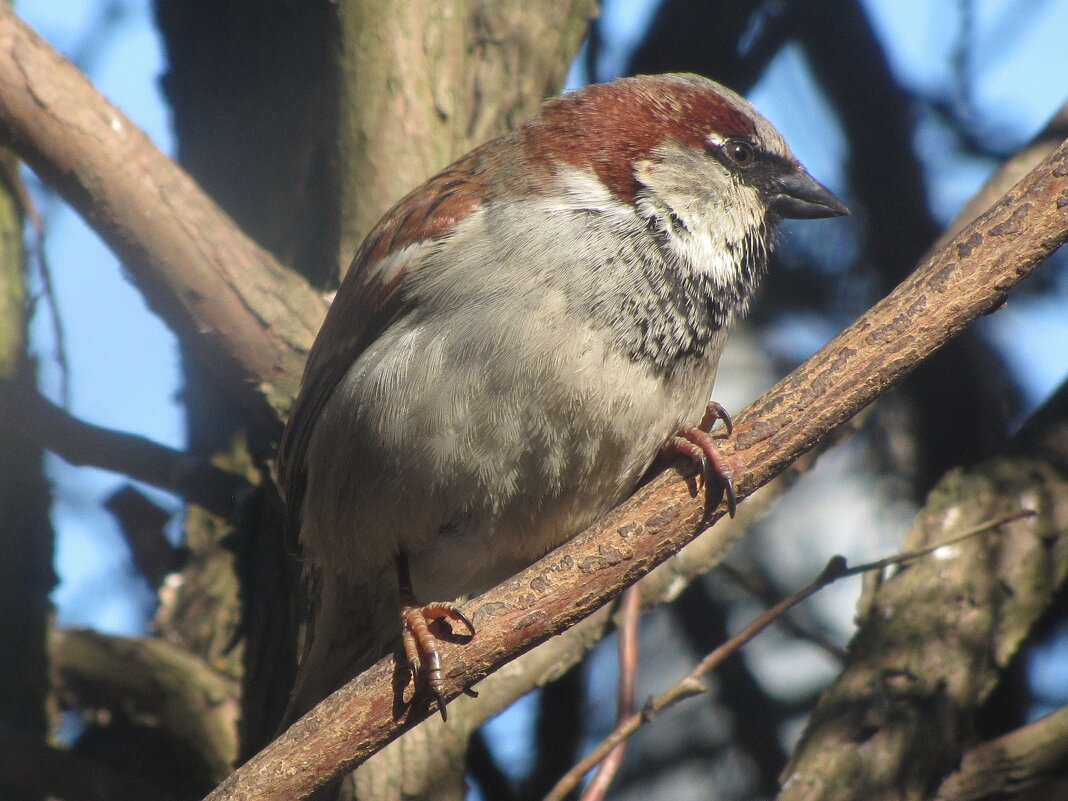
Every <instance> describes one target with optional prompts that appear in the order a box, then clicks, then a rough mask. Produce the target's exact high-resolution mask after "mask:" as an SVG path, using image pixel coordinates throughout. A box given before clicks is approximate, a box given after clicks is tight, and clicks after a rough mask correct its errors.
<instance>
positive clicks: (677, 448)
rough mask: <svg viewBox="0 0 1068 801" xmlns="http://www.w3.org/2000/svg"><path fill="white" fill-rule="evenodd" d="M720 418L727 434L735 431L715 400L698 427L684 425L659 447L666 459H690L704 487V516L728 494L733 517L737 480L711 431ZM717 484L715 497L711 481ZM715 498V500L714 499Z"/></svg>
mask: <svg viewBox="0 0 1068 801" xmlns="http://www.w3.org/2000/svg"><path fill="white" fill-rule="evenodd" d="M717 420H722V421H723V427H724V428H726V429H727V436H728V437H729V436H730V435H731V432H732V431H733V428H734V427H733V424H732V423H731V416H730V415H729V414H727V410H726V409H724V408H723V407H722V406H720V405H719V404H718V403H716V402H715V401H713V402H711V403H709V404H708V407H707V408H706V409H705V416H704V417H703V418H702V419H701V424H700V425H698V426H683V427H682V428H680V429H679V430H678V431H677V432H675V435H674V436H673V437H671V439H669V440H668V441H667V442H665V443H664V444H663V445H662V446H661V448H660V455H661V456H663V457H666V458H670V457H678V456H683V457H685V458H686V459H689V460H690V461H691V462H692V463H693V466H694V468H695V469H697V471H698V473H697V474H698V475H699V476H700V477H701V482H702V484H703V485H704V488H705V517H708V515H709V513H710V512H711V511H712V510H713V509H714V508H715V507H716V503H719V500H720V498H723V497H726V500H727V513H728V514H729V515H730V516H731V517H734V513H735V511H736V510H737V508H738V495H737V493H736V492H735V490H734V481H733V480H732V479H731V473H730V468H728V467H727V463H726V462H725V461H723V459H722V458H721V457H720V455H719V453H718V451H716V445H715V440H714V439H713V437H712V435H711V434H709V433H708V432H709V431H711V430H712V426H714V425H715V424H716V421H717ZM713 483H715V484H718V485H719V487H720V494H719V495H717V496H713V495H712V493H711V492H710V491H709V487H711V486H712V484H713ZM713 497H715V502H713Z"/></svg>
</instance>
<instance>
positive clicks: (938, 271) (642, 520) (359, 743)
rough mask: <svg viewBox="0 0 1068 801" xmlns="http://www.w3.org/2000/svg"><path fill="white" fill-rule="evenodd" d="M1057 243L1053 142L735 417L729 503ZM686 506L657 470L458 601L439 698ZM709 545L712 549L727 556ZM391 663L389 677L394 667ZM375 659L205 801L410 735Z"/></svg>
mask: <svg viewBox="0 0 1068 801" xmlns="http://www.w3.org/2000/svg"><path fill="white" fill-rule="evenodd" d="M1066 239H1068V143H1066V144H1063V145H1062V146H1061V147H1060V148H1059V149H1058V150H1057V151H1056V152H1055V153H1054V154H1053V155H1052V156H1051V157H1050V158H1049V159H1048V160H1046V161H1045V162H1043V163H1042V164H1041V165H1039V167H1037V168H1036V169H1035V170H1034V171H1032V172H1031V173H1030V174H1028V175H1027V176H1026V177H1025V178H1024V180H1023V181H1021V182H1020V183H1019V184H1018V185H1017V186H1016V187H1014V189H1013V190H1012V191H1011V192H1010V193H1009V194H1008V195H1006V196H1005V197H1004V198H1003V199H1002V200H1001V201H1000V202H999V203H998V204H997V205H996V206H994V207H993V208H992V209H991V210H990V211H989V212H988V213H986V214H985V215H983V216H982V217H980V218H979V219H978V220H977V221H975V222H974V223H973V224H972V225H970V226H968V227H967V228H965V229H964V230H963V231H962V232H961V233H960V234H959V235H958V236H957V237H956V238H955V239H954V240H953V242H951V243H950V244H949V246H947V247H946V248H945V249H944V250H942V251H940V252H939V253H937V254H935V256H933V257H932V258H930V259H928V260H927V261H926V262H925V263H924V264H923V265H922V266H921V267H920V268H919V269H918V270H917V271H916V272H915V273H913V274H912V275H911V276H910V277H909V278H908V279H906V280H905V281H904V282H903V283H902V284H901V285H900V286H899V287H897V289H895V290H894V291H893V292H892V293H891V294H890V295H889V296H888V297H887V298H885V299H884V300H883V301H882V302H880V303H879V304H877V305H876V306H875V307H874V308H873V309H871V310H870V311H869V312H868V313H867V314H865V315H864V316H863V317H861V318H860V319H859V320H857V321H856V322H855V323H854V324H853V325H851V326H850V327H849V328H848V329H846V331H844V332H843V333H842V334H840V335H839V336H838V337H837V338H835V339H834V340H833V341H832V342H830V343H829V344H828V345H826V346H825V347H824V348H823V349H822V350H820V351H819V352H818V353H817V354H816V355H814V356H813V357H812V358H811V359H809V360H808V361H807V362H806V363H805V364H803V365H802V366H801V367H799V368H798V369H797V370H795V371H794V372H793V373H792V374H791V375H790V376H788V377H787V378H786V379H784V380H783V381H782V382H781V383H779V384H778V385H777V386H776V387H774V388H773V389H772V390H771V391H769V392H768V393H767V394H765V395H764V396H763V397H762V398H760V399H759V400H758V401H757V402H756V403H755V404H753V405H752V406H750V407H749V408H748V409H747V410H745V411H744V412H743V413H742V414H741V415H739V416H738V417H737V418H736V419H735V434H734V437H733V438H732V439H731V440H729V441H727V442H726V443H725V445H724V446H723V448H722V454H723V456H724V458H725V459H727V460H728V461H729V463H730V464H731V466H732V467H733V473H734V475H735V476H736V486H737V489H738V492H739V497H747V496H749V495H751V494H752V493H753V492H754V491H755V490H756V489H757V488H758V487H760V486H762V485H764V484H766V483H767V482H768V481H770V480H771V479H772V478H773V477H774V476H776V475H778V474H779V473H781V472H782V471H783V470H785V469H786V468H787V467H788V466H789V465H790V464H791V462H792V461H793V460H795V459H797V458H798V457H799V456H800V455H802V454H803V453H805V452H806V451H807V450H809V449H810V448H812V447H813V446H814V445H816V443H818V442H819V441H820V440H821V439H822V438H823V437H825V436H827V435H828V434H829V433H830V432H832V431H833V430H834V429H835V428H837V427H838V426H840V425H841V424H842V423H843V422H845V421H846V420H848V419H849V418H850V417H851V416H852V415H854V414H856V413H857V412H859V411H860V410H861V409H863V408H864V407H865V406H866V405H867V404H868V403H870V402H871V401H872V400H874V399H875V398H876V397H877V396H878V395H879V394H880V393H881V392H883V391H885V390H886V389H888V388H889V387H891V386H893V385H894V384H895V383H896V382H898V381H900V380H901V378H902V377H903V376H905V375H906V374H907V373H908V372H909V371H910V370H911V369H913V368H914V367H916V365H917V364H919V363H920V362H921V361H923V360H924V359H925V358H927V357H928V356H930V355H931V353H933V352H934V351H935V350H936V349H937V348H939V347H940V346H941V345H943V344H945V342H947V341H948V340H949V339H950V338H951V337H953V336H954V335H955V334H957V333H958V332H960V331H961V330H962V329H963V328H964V327H965V326H967V325H968V324H969V323H971V322H972V321H974V320H975V319H977V318H978V317H980V316H982V315H983V314H986V313H989V312H992V311H994V310H996V309H997V308H998V307H999V306H1000V305H1001V303H1002V302H1003V301H1004V299H1005V296H1006V294H1007V293H1008V290H1009V289H1011V288H1012V287H1013V286H1015V285H1016V284H1018V283H1019V282H1020V281H1022V280H1023V279H1024V278H1026V277H1027V276H1028V275H1030V274H1031V272H1033V271H1034V270H1035V269H1036V268H1037V267H1038V265H1039V264H1040V263H1041V262H1042V261H1043V260H1044V259H1045V258H1046V257H1048V256H1049V255H1050V254H1051V253H1053V252H1054V251H1055V250H1056V249H1057V248H1058V247H1060V245H1061V244H1063V243H1064V241H1065V240H1066ZM700 517H701V504H700V503H699V502H697V501H695V500H693V499H692V498H691V497H690V496H689V493H688V490H687V486H686V484H685V483H683V482H681V481H679V480H677V479H672V478H671V477H669V476H664V477H661V478H660V479H658V480H657V481H654V482H653V483H652V484H650V485H649V486H647V487H646V488H644V489H643V490H642V491H641V492H639V493H638V494H637V495H635V496H634V497H633V498H631V499H630V500H629V501H627V502H626V503H625V504H623V505H622V506H620V507H619V508H618V509H616V510H615V511H614V512H612V513H611V514H609V515H608V516H607V517H606V518H604V519H603V520H602V521H600V522H599V523H598V524H597V525H595V526H593V527H592V528H591V529H589V530H588V531H586V532H585V533H583V534H582V535H580V536H578V537H576V538H575V539H574V540H572V541H571V542H569V543H567V544H566V545H564V546H562V547H561V548H558V549H557V550H556V551H553V552H552V553H550V554H549V555H548V556H547V557H545V558H544V559H542V560H541V561H540V562H538V563H536V564H535V565H533V566H531V567H530V568H528V569H527V570H525V571H524V572H523V573H521V574H519V575H518V576H516V577H515V578H513V579H511V580H510V581H508V582H506V583H504V584H502V585H500V586H498V587H496V588H494V589H493V590H491V591H489V592H487V593H485V594H484V595H482V596H479V597H478V598H475V599H474V600H473V601H471V602H470V603H469V604H467V605H466V607H465V610H464V611H465V612H466V613H467V614H468V616H469V617H470V618H471V619H472V620H473V621H474V622H475V625H476V627H477V628H478V631H479V634H478V636H477V637H475V638H474V640H473V641H472V642H470V643H468V644H466V645H463V646H447V647H446V648H445V649H444V657H445V662H446V664H447V665H448V666H449V668H448V669H447V670H446V676H445V680H446V697H448V698H452V697H455V696H456V695H457V694H459V693H460V692H461V691H462V689H463V688H464V687H466V686H469V685H471V684H473V683H474V682H477V681H479V680H480V679H482V678H484V677H485V676H487V675H489V674H490V673H492V672H493V671H494V670H496V669H497V668H499V667H500V666H502V665H504V664H505V663H507V662H508V661H510V660H512V659H514V658H516V657H517V656H518V655H519V654H521V653H523V652H525V651H527V650H529V649H530V648H532V647H533V646H534V645H536V644H538V643H539V642H542V641H544V640H546V639H548V638H549V637H551V636H553V635H554V634H557V633H560V632H562V631H564V630H565V629H567V628H568V627H569V626H571V625H573V624H574V623H576V622H577V621H579V620H581V619H582V618H584V617H585V616H586V615H589V614H591V613H592V612H593V611H595V610H596V609H598V608H599V607H601V606H602V605H603V604H605V603H606V602H607V601H608V600H610V599H611V598H612V597H613V596H614V595H615V594H617V593H618V592H619V590H621V589H622V588H623V587H625V586H627V585H629V584H631V583H633V582H634V581H636V580H637V579H638V578H640V577H641V576H642V575H644V574H645V573H647V572H648V571H649V570H651V569H652V568H653V567H654V566H656V565H657V564H659V563H660V562H662V561H664V560H665V559H667V558H668V557H669V556H671V555H672V554H673V553H675V552H676V551H678V550H679V549H680V548H681V547H682V546H683V545H685V544H686V543H687V542H689V541H690V540H692V539H693V538H694V537H695V536H696V535H697V534H698V533H699V531H700V530H701V528H702V526H701V524H700V523H701V521H700ZM727 544H728V543H726V542H724V544H723V547H727ZM397 667H398V669H402V668H401V667H400V666H397ZM393 673H394V666H393V665H391V664H390V660H388V659H387V660H383V661H382V662H380V663H379V664H378V665H376V666H375V667H374V668H372V669H371V670H368V671H367V672H365V673H363V674H361V675H360V676H357V677H356V678H355V679H354V680H353V681H352V682H350V683H349V684H348V685H346V686H345V687H344V688H342V689H341V690H340V691H338V692H337V693H335V694H334V695H332V696H330V697H329V698H327V699H326V700H325V701H324V702H323V703H321V704H320V705H319V706H317V707H316V708H315V709H313V710H312V711H311V712H310V713H309V714H308V715H306V716H305V717H304V718H302V719H301V720H300V721H298V722H297V723H296V724H295V725H294V726H293V727H291V728H290V729H289V731H287V732H286V733H285V734H283V735H282V736H281V737H279V738H278V739H277V740H276V741H275V742H274V743H272V744H271V745H270V746H268V747H267V748H266V749H264V751H262V752H261V753H260V754H258V755H257V756H256V757H254V758H253V759H252V760H250V761H249V762H248V763H247V764H246V765H245V766H244V767H242V768H241V769H240V770H239V771H237V772H236V773H234V774H233V775H232V776H230V777H229V778H228V779H227V780H226V781H225V782H224V783H223V784H222V785H220V787H219V788H217V789H216V791H215V792H214V793H212V794H211V795H210V796H209V799H211V801H223V799H246V798H253V797H255V798H257V799H261V800H262V801H270V800H271V799H293V798H298V797H301V796H302V795H305V794H307V793H308V792H309V791H310V790H311V789H312V788H314V787H318V786H321V785H322V784H324V783H325V782H327V781H329V780H330V779H331V778H333V777H336V776H338V775H341V774H343V773H346V772H348V771H350V770H352V769H353V768H354V767H355V766H356V765H358V764H359V763H361V762H362V761H363V760H365V759H366V758H367V757H368V756H369V755H370V754H372V753H374V752H375V751H376V750H378V749H379V748H381V747H382V746H383V745H384V744H385V743H387V742H389V741H391V740H393V739H395V738H396V737H398V736H399V735H400V734H401V733H403V732H404V731H406V730H407V729H409V728H411V727H412V726H414V725H415V724H416V723H418V722H419V720H421V719H422V718H423V717H425V716H426V714H427V712H426V710H416V711H412V710H408V711H407V712H406V711H405V710H403V709H399V708H398V705H396V704H395V702H394V700H393Z"/></svg>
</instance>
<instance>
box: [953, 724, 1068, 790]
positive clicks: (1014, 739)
mask: <svg viewBox="0 0 1068 801" xmlns="http://www.w3.org/2000/svg"><path fill="white" fill-rule="evenodd" d="M1066 765H1068V707H1064V708H1062V709H1058V710H1057V711H1056V712H1053V713H1051V714H1049V715H1046V716H1045V717H1043V718H1039V719H1038V720H1036V721H1035V722H1034V723H1029V724H1028V725H1026V726H1022V727H1021V728H1019V729H1016V730H1015V731H1011V732H1009V733H1008V734H1005V735H1002V736H1001V737H998V738H997V739H996V740H991V741H989V742H986V743H983V744H981V745H977V746H976V747H975V748H973V749H972V750H971V751H968V752H967V753H966V754H965V755H964V759H962V760H961V764H960V769H959V770H958V771H957V772H956V773H954V774H952V775H951V776H950V777H949V778H948V779H946V781H945V782H943V784H942V787H941V788H940V789H939V791H938V796H937V799H938V801H995V799H1003V798H1009V797H1016V796H1020V795H1021V794H1026V795H1024V796H1023V797H1027V798H1063V797H1064V795H1063V793H1064V787H1065V785H1066V783H1068V775H1066V773H1068V772H1066V769H1065V766H1066ZM1048 782H1059V783H1060V787H1061V789H1060V792H1058V791H1056V790H1054V789H1053V788H1051V787H1049V786H1044V785H1047V783H1048Z"/></svg>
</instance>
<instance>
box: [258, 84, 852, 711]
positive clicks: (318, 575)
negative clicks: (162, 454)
mask: <svg viewBox="0 0 1068 801" xmlns="http://www.w3.org/2000/svg"><path fill="white" fill-rule="evenodd" d="M846 213H847V209H846V207H845V206H844V205H843V204H842V203H841V202H840V201H839V200H838V199H837V198H836V197H834V195H832V194H831V193H830V191H828V190H827V189H826V188H825V187H824V186H822V185H821V184H819V183H818V182H817V181H815V180H814V179H813V178H812V177H811V176H810V175H809V174H808V173H807V172H806V171H805V169H804V168H803V167H802V166H801V165H800V164H799V163H798V161H797V160H796V159H795V158H794V156H793V155H792V154H791V153H790V150H789V148H788V147H787V145H786V142H785V141H783V138H782V136H781V135H780V134H779V133H778V132H777V131H776V130H775V129H774V128H773V127H772V126H771V124H770V123H769V122H768V121H767V120H765V119H764V118H763V117H762V116H761V115H760V114H759V113H757V111H756V110H755V109H754V108H753V107H752V106H751V105H750V104H749V103H748V102H746V101H745V100H743V99H742V98H741V97H739V96H738V95H736V94H734V93H733V92H731V91H730V90H728V89H725V88H724V87H722V86H720V85H718V84H716V83H713V82H712V81H710V80H707V79H705V78H701V77H698V76H696V75H682V74H679V75H654V76H642V77H637V78H626V79H622V80H617V81H613V82H612V83H607V84H600V85H593V86H587V87H585V88H583V89H580V90H578V91H575V92H572V93H569V94H565V95H562V96H560V97H556V98H553V99H551V100H548V101H546V102H545V104H544V105H543V106H542V107H541V109H540V111H539V112H538V113H537V114H536V115H535V116H534V117H533V118H532V119H530V120H528V121H527V122H526V123H524V124H523V125H522V126H521V127H520V128H519V129H518V130H517V131H515V132H514V133H510V134H507V135H505V136H501V137H499V138H497V139H494V140H493V141H491V142H489V143H487V144H484V145H482V146H481V147H478V148H476V149H475V150H473V151H471V152H470V153H468V154H467V155H466V156H464V157H462V158H461V159H459V160H458V161H456V162H455V163H454V164H452V165H451V166H449V167H447V168H446V169H445V170H443V171H442V172H441V173H439V174H438V175H436V176H434V177H433V178H431V179H430V180H428V181H427V182H426V183H424V184H423V185H422V186H420V187H418V188H417V189H415V190H414V191H412V192H411V193H410V194H409V195H408V196H407V197H405V198H404V199H403V200H401V201H400V202H399V203H398V204H397V205H396V206H394V207H393V208H392V209H391V210H390V211H388V212H387V213H386V215H385V216H384V217H383V218H382V219H381V220H380V221H379V223H378V224H377V225H376V226H375V227H374V229H373V230H372V231H371V233H370V234H369V235H368V237H367V239H366V240H365V241H364V242H363V245H362V246H361V247H360V249H359V252H357V254H356V257H355V259H354V260H353V263H352V266H351V268H350V269H349V271H348V274H347V275H346V276H345V279H344V281H343V282H342V284H341V288H340V290H339V291H338V293H337V297H336V299H335V300H334V302H333V305H332V306H331V308H330V311H329V313H328V315H327V317H326V321H325V323H324V324H323V327H322V330H321V331H320V332H319V336H318V338H317V339H316V341H315V345H314V347H313V348H312V351H311V354H310V357H309V359H308V365H307V368H306V370H305V373H304V379H303V382H302V385H301V389H300V394H299V396H298V398H297V400H296V403H295V405H294V407H293V411H292V415H291V417H290V419H289V423H288V425H287V427H286V430H285V434H284V436H283V439H282V444H281V449H280V452H279V458H278V473H279V480H280V484H281V486H282V488H283V491H284V494H285V498H286V502H287V507H288V519H289V523H290V528H291V530H292V531H295V532H296V531H299V541H300V549H301V551H302V556H303V560H304V571H305V577H306V579H307V582H308V585H309V591H310V594H311V613H310V620H309V625H308V637H309V638H310V639H309V640H308V643H307V645H306V648H305V655H304V659H303V663H302V666H301V669H300V675H299V677H298V679H297V683H296V687H295V689H294V692H293V696H292V699H291V702H290V710H289V712H288V713H287V722H291V721H292V720H293V719H295V718H296V717H298V716H299V715H301V714H303V713H304V712H305V711H307V710H308V709H310V708H311V707H312V706H313V705H314V704H315V703H317V702H318V701H319V700H321V699H322V698H323V697H325V696H326V695H328V694H329V693H330V692H332V691H333V690H335V689H336V688H337V687H339V686H340V685H341V684H343V683H344V682H346V681H347V680H348V679H350V678H351V677H352V676H353V675H355V674H356V673H358V672H360V671H361V670H363V669H365V668H366V667H368V666H369V665H371V664H372V663H373V662H375V661H376V660H377V659H379V658H380V657H382V656H383V655H385V654H386V653H388V652H389V651H390V650H391V649H393V648H395V647H396V645H397V643H398V642H399V641H401V640H402V639H403V642H404V646H405V652H406V654H407V658H408V660H409V662H410V663H411V664H412V667H413V672H414V673H415V674H416V677H417V680H419V677H420V676H421V677H422V678H421V681H422V682H423V683H424V684H426V685H428V686H429V688H430V691H431V693H434V692H438V691H439V690H438V689H437V688H436V687H435V684H436V685H437V687H438V688H439V687H440V665H439V664H438V662H437V654H436V651H435V643H434V640H433V635H432V634H430V632H429V631H428V629H427V621H428V620H431V619H433V618H436V617H447V618H450V619H452V620H453V621H456V622H457V624H458V625H460V626H461V627H468V628H470V623H469V622H467V621H466V619H464V618H463V617H462V615H461V614H460V613H459V612H458V610H457V609H456V607H455V606H453V605H452V604H451V603H450V602H451V601H452V600H453V599H455V598H457V597H459V596H461V595H467V594H471V593H477V592H480V591H482V590H484V589H486V588H488V587H490V586H492V585H494V584H496V583H498V582H500V581H502V580H504V579H505V578H507V577H508V576H510V575H512V574H514V573H516V572H518V571H519V570H521V569H523V568H524V567H526V566H527V565H529V564H530V563H532V562H533V561H534V560H536V559H538V558H539V557H540V556H542V555H544V554H545V553H546V552H547V551H549V550H550V549H552V548H553V547H555V546H557V545H559V544H560V543H562V542H564V541H566V540H567V539H569V538H571V537H572V536H574V535H575V534H577V533H578V532H580V531H582V530H583V529H584V528H586V527H587V526H589V525H591V524H592V523H593V522H594V521H596V520H597V519H598V518H599V517H601V516H602V515H604V514H605V513H606V512H607V511H608V510H609V509H611V508H612V507H613V506H615V505H616V504H618V503H619V502H620V501H621V500H623V499H624V498H625V497H626V496H627V495H628V494H629V493H630V492H632V491H633V490H634V488H635V486H636V485H637V483H638V481H639V479H640V478H641V477H642V474H643V473H645V471H646V470H647V468H648V467H649V466H650V464H651V463H652V461H653V460H654V458H655V457H656V456H657V454H658V452H660V450H661V448H662V447H663V446H665V444H666V443H667V444H668V449H669V450H672V449H674V450H675V451H677V452H681V453H685V454H687V455H688V456H690V457H691V458H693V459H695V460H698V461H701V460H703V459H704V458H705V454H708V455H709V456H713V455H714V451H712V450H711V449H710V447H709V446H708V443H707V441H705V440H703V439H702V434H704V431H703V430H701V429H698V428H697V427H695V426H693V425H689V424H691V423H693V422H694V421H696V420H699V419H700V418H701V417H702V414H703V413H704V412H705V410H706V404H707V402H708V397H709V393H710V391H711V389H712V382H713V380H714V379H715V376H716V366H717V362H718V360H719V356H720V352H721V351H722V350H723V346H724V342H725V340H726V336H727V332H728V330H729V329H730V327H731V324H732V323H733V322H734V320H735V318H736V317H737V316H738V315H740V314H742V313H744V312H745V311H746V309H747V307H748V305H749V302H750V298H751V297H752V295H753V292H754V290H755V289H756V286H757V284H758V283H759V281H760V278H761V277H762V275H763V273H764V271H765V267H766V264H767V258H768V252H769V250H770V249H771V247H772V245H773V242H774V233H775V229H776V225H777V223H778V222H779V220H780V219H781V218H784V217H787V218H806V219H811V218H818V217H835V216H838V215H841V214H846ZM710 416H712V417H714V416H715V415H710ZM705 422H706V424H707V423H708V422H710V421H709V420H708V419H706V421H705ZM706 427H707V426H706ZM676 432H677V433H678V437H677V438H676ZM706 436H707V435H706ZM416 599H418V600H416ZM428 601H432V602H434V603H430V604H428V605H427V606H425V607H424V606H420V604H421V603H426V602H428ZM402 631H403V637H402ZM470 633H473V629H472V630H471V632H470ZM438 700H439V704H440V703H441V700H442V699H441V698H440V697H439V699H438ZM443 709H444V708H443V706H442V710H443Z"/></svg>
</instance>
